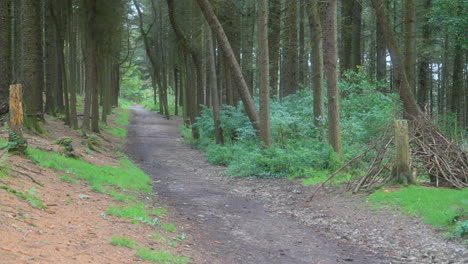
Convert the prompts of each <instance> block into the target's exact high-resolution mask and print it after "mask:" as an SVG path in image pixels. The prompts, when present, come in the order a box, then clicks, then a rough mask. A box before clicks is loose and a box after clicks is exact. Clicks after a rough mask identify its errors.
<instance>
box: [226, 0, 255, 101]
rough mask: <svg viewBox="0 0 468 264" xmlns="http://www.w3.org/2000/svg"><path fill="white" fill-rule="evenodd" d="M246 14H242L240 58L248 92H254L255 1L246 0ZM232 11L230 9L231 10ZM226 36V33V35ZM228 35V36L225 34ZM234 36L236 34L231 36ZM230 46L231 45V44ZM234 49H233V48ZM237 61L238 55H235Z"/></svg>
mask: <svg viewBox="0 0 468 264" xmlns="http://www.w3.org/2000/svg"><path fill="white" fill-rule="evenodd" d="M247 5H248V6H247V7H246V9H247V14H246V15H244V16H242V24H241V32H242V59H241V60H240V62H241V68H242V74H243V75H244V78H245V81H246V82H247V86H248V87H249V88H250V94H252V95H253V94H254V87H255V84H254V71H253V67H254V60H253V59H254V55H253V52H254V46H255V43H254V34H255V16H254V14H255V2H254V1H248V2H247ZM231 12H232V11H231ZM226 36H227V35H226ZM227 37H230V36H227ZM233 37H234V38H236V36H233ZM231 47H232V46H231ZM233 51H234V50H233ZM236 59H237V61H239V57H236Z"/></svg>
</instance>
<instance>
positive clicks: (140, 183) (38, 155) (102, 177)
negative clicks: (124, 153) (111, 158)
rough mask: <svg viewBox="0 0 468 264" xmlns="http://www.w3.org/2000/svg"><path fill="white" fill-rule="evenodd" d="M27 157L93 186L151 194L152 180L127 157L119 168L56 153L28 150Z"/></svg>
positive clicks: (123, 158)
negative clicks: (112, 187) (94, 163)
mask: <svg viewBox="0 0 468 264" xmlns="http://www.w3.org/2000/svg"><path fill="white" fill-rule="evenodd" d="M27 155H28V157H29V158H31V159H32V160H35V161H37V162H38V163H39V164H41V165H42V166H45V167H49V168H54V169H57V170H61V171H65V172H67V173H69V174H73V176H74V177H75V178H77V179H82V180H86V181H87V182H88V183H89V184H90V185H92V186H98V185H102V186H106V185H107V186H115V187H118V188H121V189H124V190H132V191H141V192H144V193H151V179H150V178H149V177H148V175H146V174H145V173H144V172H143V171H141V170H140V169H139V168H138V167H137V166H135V164H133V163H132V162H131V161H129V160H128V159H127V158H126V157H122V160H121V162H120V164H119V165H120V166H121V167H120V168H119V167H112V166H97V165H93V164H90V163H88V162H85V161H81V160H77V159H70V158H67V157H64V156H62V155H59V154H56V153H50V152H46V151H42V150H38V149H33V148H28V150H27Z"/></svg>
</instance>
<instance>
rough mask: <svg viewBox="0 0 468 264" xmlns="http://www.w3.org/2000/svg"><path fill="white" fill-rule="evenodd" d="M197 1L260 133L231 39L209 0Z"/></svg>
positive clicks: (253, 122)
mask: <svg viewBox="0 0 468 264" xmlns="http://www.w3.org/2000/svg"><path fill="white" fill-rule="evenodd" d="M196 1H197V3H198V6H199V7H200V9H201V11H202V13H203V15H204V16H205V18H206V20H207V22H208V24H209V25H210V27H211V30H212V31H213V33H214V34H216V38H217V39H218V42H219V45H220V47H221V49H222V50H223V52H224V56H225V57H226V60H227V63H228V64H229V66H230V67H231V70H232V71H233V73H234V77H235V79H234V80H235V81H236V84H237V87H238V89H239V94H240V97H241V99H242V102H243V103H244V107H245V110H246V113H247V116H248V117H249V120H250V122H251V123H252V126H253V127H254V129H255V131H257V133H258V132H259V131H260V127H259V117H258V113H257V111H256V109H255V104H254V102H253V99H252V97H251V95H250V92H249V87H248V86H247V83H246V82H245V79H244V76H243V75H242V71H241V69H240V66H239V62H238V61H237V60H236V57H235V55H234V52H233V50H232V48H231V44H230V43H229V40H228V38H227V36H226V34H225V33H224V30H223V27H222V26H221V24H220V23H219V20H218V18H217V17H216V15H215V13H214V11H213V8H212V7H211V4H210V3H209V1H208V0H196Z"/></svg>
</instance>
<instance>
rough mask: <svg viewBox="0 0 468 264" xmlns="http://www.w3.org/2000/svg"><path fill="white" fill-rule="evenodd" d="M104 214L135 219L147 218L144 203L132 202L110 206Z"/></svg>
mask: <svg viewBox="0 0 468 264" xmlns="http://www.w3.org/2000/svg"><path fill="white" fill-rule="evenodd" d="M106 214H111V215H115V216H118V217H123V218H130V219H135V220H137V219H146V220H149V216H148V212H147V211H146V206H145V204H144V203H134V204H131V205H127V206H111V207H109V209H108V210H107V211H106Z"/></svg>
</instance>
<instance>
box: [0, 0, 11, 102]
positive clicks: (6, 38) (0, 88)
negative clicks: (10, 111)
mask: <svg viewBox="0 0 468 264" xmlns="http://www.w3.org/2000/svg"><path fill="white" fill-rule="evenodd" d="M0 25H1V26H0V47H1V48H0V58H1V59H0V103H4V102H7V101H8V97H9V95H8V94H9V93H8V89H9V86H10V84H11V81H12V80H11V26H10V25H11V0H0Z"/></svg>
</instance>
